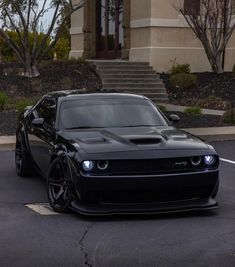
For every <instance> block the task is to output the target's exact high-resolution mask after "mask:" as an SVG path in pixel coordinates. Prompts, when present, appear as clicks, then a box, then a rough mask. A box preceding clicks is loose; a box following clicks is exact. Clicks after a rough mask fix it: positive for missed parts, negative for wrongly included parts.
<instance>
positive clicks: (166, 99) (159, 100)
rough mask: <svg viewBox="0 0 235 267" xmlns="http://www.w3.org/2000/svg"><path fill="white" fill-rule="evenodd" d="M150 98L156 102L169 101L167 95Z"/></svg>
mask: <svg viewBox="0 0 235 267" xmlns="http://www.w3.org/2000/svg"><path fill="white" fill-rule="evenodd" d="M151 100H152V101H153V102H154V103H156V104H158V103H169V99H168V98H167V97H164V98H151Z"/></svg>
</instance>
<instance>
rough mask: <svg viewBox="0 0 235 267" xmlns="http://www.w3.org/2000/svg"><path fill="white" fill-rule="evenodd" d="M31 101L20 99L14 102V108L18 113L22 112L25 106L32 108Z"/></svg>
mask: <svg viewBox="0 0 235 267" xmlns="http://www.w3.org/2000/svg"><path fill="white" fill-rule="evenodd" d="M32 105H33V101H32V100H31V99H28V98H22V99H19V100H17V101H16V102H15V108H16V110H17V111H18V112H23V111H24V109H25V108H26V107H27V106H32Z"/></svg>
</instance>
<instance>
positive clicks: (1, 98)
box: [0, 92, 8, 110]
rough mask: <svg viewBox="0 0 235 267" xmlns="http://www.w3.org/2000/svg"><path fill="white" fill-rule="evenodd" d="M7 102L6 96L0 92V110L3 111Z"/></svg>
mask: <svg viewBox="0 0 235 267" xmlns="http://www.w3.org/2000/svg"><path fill="white" fill-rule="evenodd" d="M7 102H8V96H7V95H6V94H5V93H4V92H0V110H4V108H5V107H6V104H7Z"/></svg>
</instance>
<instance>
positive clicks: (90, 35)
mask: <svg viewBox="0 0 235 267" xmlns="http://www.w3.org/2000/svg"><path fill="white" fill-rule="evenodd" d="M96 6H97V5H96V0H88V1H87V2H86V5H85V7H84V28H83V32H84V57H85V58H87V59H92V58H95V57H96Z"/></svg>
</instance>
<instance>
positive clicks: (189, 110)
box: [184, 106, 202, 117]
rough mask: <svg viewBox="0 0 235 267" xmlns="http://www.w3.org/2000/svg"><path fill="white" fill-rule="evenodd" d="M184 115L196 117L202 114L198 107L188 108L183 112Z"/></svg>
mask: <svg viewBox="0 0 235 267" xmlns="http://www.w3.org/2000/svg"><path fill="white" fill-rule="evenodd" d="M184 113H186V114H189V115H190V116H192V117H198V116H199V115H201V114H202V110H201V108H200V107H197V106H195V107H189V108H186V109H185V110H184Z"/></svg>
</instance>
